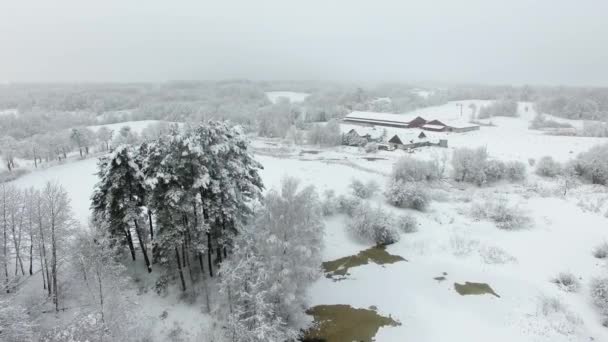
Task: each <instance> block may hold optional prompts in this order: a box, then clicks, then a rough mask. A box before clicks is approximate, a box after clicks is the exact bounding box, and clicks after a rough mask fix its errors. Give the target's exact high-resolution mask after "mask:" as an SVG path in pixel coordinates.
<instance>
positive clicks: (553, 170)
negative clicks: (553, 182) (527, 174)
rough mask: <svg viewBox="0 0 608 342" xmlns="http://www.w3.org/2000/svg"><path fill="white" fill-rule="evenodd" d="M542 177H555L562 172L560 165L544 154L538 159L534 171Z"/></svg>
mask: <svg viewBox="0 0 608 342" xmlns="http://www.w3.org/2000/svg"><path fill="white" fill-rule="evenodd" d="M534 172H536V174H537V175H539V176H542V177H556V176H558V175H559V174H560V173H561V172H562V166H561V165H560V163H558V162H557V161H555V160H554V159H553V157H551V156H544V157H542V158H540V159H539V160H538V164H536V169H535V171H534Z"/></svg>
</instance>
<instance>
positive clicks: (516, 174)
mask: <svg viewBox="0 0 608 342" xmlns="http://www.w3.org/2000/svg"><path fill="white" fill-rule="evenodd" d="M505 177H506V178H507V179H508V180H510V181H512V182H519V181H523V180H525V179H526V164H524V163H522V162H520V161H515V160H514V161H508V162H506V163H505Z"/></svg>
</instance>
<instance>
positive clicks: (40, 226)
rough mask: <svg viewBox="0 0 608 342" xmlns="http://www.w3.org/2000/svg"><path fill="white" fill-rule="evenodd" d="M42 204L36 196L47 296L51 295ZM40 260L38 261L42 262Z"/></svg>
mask: <svg viewBox="0 0 608 342" xmlns="http://www.w3.org/2000/svg"><path fill="white" fill-rule="evenodd" d="M41 206H42V204H41V203H40V198H38V228H39V229H40V243H41V244H42V259H43V260H44V269H46V283H47V290H48V294H49V297H50V296H51V295H52V286H51V276H50V272H49V262H48V260H47V258H46V243H45V241H44V230H43V228H42V209H41ZM43 260H41V261H40V262H41V263H42V261H43ZM44 269H42V270H41V271H42V276H43V277H44Z"/></svg>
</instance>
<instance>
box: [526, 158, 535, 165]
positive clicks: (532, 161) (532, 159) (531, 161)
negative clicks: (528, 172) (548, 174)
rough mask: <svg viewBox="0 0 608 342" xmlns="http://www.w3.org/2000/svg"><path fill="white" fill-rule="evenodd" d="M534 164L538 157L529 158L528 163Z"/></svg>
mask: <svg viewBox="0 0 608 342" xmlns="http://www.w3.org/2000/svg"><path fill="white" fill-rule="evenodd" d="M534 164H536V159H534V158H528V165H530V166H534Z"/></svg>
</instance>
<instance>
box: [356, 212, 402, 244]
mask: <svg viewBox="0 0 608 342" xmlns="http://www.w3.org/2000/svg"><path fill="white" fill-rule="evenodd" d="M394 226H395V220H394V218H393V217H392V216H391V215H390V214H389V213H387V212H385V211H384V210H382V209H381V208H380V207H376V208H372V207H371V206H370V205H369V204H367V203H362V204H361V205H359V206H358V207H357V208H356V210H355V211H354V213H353V217H352V219H351V220H350V222H349V224H348V229H349V230H350V231H351V233H353V235H355V236H356V237H358V238H360V239H363V240H366V241H370V242H374V243H375V244H377V245H388V244H391V243H394V242H397V241H399V233H398V232H397V229H395V228H394Z"/></svg>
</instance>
